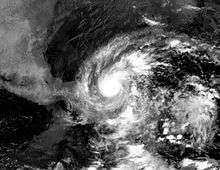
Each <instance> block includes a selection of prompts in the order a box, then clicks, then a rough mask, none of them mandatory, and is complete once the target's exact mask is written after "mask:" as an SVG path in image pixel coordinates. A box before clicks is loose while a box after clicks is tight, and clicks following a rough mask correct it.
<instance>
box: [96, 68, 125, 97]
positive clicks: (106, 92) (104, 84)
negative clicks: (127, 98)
mask: <svg viewBox="0 0 220 170" xmlns="http://www.w3.org/2000/svg"><path fill="white" fill-rule="evenodd" d="M124 78H125V74H124V73H123V72H120V71H119V72H115V73H112V74H106V75H104V77H101V78H100V79H99V81H98V88H99V90H100V93H101V95H103V96H104V97H114V96H116V95H118V94H119V93H120V91H121V90H123V81H124Z"/></svg>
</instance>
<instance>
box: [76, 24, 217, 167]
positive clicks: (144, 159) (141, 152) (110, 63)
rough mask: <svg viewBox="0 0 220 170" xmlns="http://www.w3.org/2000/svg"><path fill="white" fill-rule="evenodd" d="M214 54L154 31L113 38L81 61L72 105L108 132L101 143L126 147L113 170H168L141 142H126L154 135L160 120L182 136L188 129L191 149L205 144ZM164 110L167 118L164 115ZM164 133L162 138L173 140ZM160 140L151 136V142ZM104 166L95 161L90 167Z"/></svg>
mask: <svg viewBox="0 0 220 170" xmlns="http://www.w3.org/2000/svg"><path fill="white" fill-rule="evenodd" d="M199 51H203V53H200V52H199ZM214 51H215V50H214V49H213V48H212V47H211V46H209V45H207V44H201V43H200V42H199V41H197V40H194V39H191V38H189V37H188V36H186V35H178V36H177V35H176V34H175V33H172V32H170V33H167V32H164V31H162V30H161V29H158V28H155V29H144V30H142V31H140V32H132V33H130V34H125V35H120V36H117V37H115V38H114V39H112V40H111V41H110V42H109V43H108V44H107V45H106V46H103V47H100V48H99V49H98V50H97V51H96V52H95V53H94V54H93V55H92V56H91V57H89V58H88V59H87V60H86V61H85V62H84V64H83V65H82V67H81V69H80V72H79V75H78V76H77V77H78V80H77V81H76V86H75V87H74V91H75V92H74V94H75V97H74V98H75V99H77V100H74V101H78V102H77V104H76V103H75V104H74V105H75V107H77V108H78V109H79V110H81V113H82V115H83V117H84V118H85V119H87V121H88V122H93V123H95V124H97V125H98V126H102V125H105V126H107V127H108V128H109V129H111V130H112V133H111V134H108V135H103V137H104V138H105V140H106V141H108V140H109V141H114V142H113V143H115V144H116V145H121V146H123V148H125V150H126V152H127V154H125V155H123V156H119V157H118V158H116V159H120V160H121V161H117V164H118V165H117V168H119V169H129V168H130V169H142V168H146V167H148V168H149V167H151V168H152V169H166V168H168V167H167V166H166V165H164V164H163V165H162V162H161V160H160V159H157V158H155V157H153V156H152V155H151V154H150V152H148V151H147V150H145V149H144V144H143V143H145V142H135V139H131V138H130V137H129V136H139V137H140V136H141V135H143V134H145V133H147V132H146V131H149V130H150V129H149V128H151V130H153V131H156V128H157V126H158V122H159V121H160V119H159V118H160V117H161V118H162V117H165V118H166V117H167V119H168V117H169V118H170V116H171V117H173V118H172V121H176V122H175V123H176V125H175V126H176V127H175V128H176V129H177V130H176V131H179V132H180V133H182V134H184V133H186V129H184V126H189V127H190V128H192V132H191V133H192V134H195V135H197V136H195V139H194V141H191V147H194V146H198V147H199V148H200V147H203V146H204V144H205V143H206V142H208V141H210V139H211V138H210V137H211V136H212V135H213V134H212V133H213V132H212V130H211V129H212V127H213V126H215V125H214V122H215V120H216V118H217V105H216V99H217V98H218V97H219V96H218V92H217V91H216V90H215V89H214V88H211V87H210V79H211V77H212V76H213V75H214V70H212V69H214V67H213V68H211V67H212V66H214V63H215V60H214V58H215V52H214ZM180 59H181V60H182V61H181V60H180ZM190 60H191V61H190ZM194 60H196V61H194ZM195 64H197V65H195ZM207 68H209V70H206V69H207ZM189 87H191V88H193V89H194V90H190V88H189ZM205 96H206V97H205ZM207 96H209V97H208V98H207ZM194 101H197V102H194ZM165 103H166V104H165ZM187 103H188V104H187ZM189 103H190V104H189ZM158 105H160V106H158ZM166 108H169V111H168V110H167V111H168V113H163V112H164V111H165V110H166ZM167 111H166V112H167ZM158 119H159V120H158ZM161 120H162V119H161ZM146 122H148V124H146ZM187 123H188V125H186V124H187ZM163 127H165V125H164V126H163ZM166 131H167V130H166V129H164V132H162V136H164V135H168V136H169V135H172V133H171V132H166ZM152 133H153V132H152ZM175 133H176V132H175ZM175 133H174V134H175ZM159 136H160V135H159ZM159 136H157V137H152V138H153V140H155V141H154V142H155V143H157V142H156V140H157V138H158V137H159ZM159 139H161V137H159ZM145 144H147V143H145ZM97 145H99V144H97ZM179 145H183V143H180V142H179ZM134 153H135V154H134ZM115 154H116V155H117V152H116V153H114V155H115ZM116 157H117V156H116ZM99 161H100V160H99ZM104 164H105V163H103V162H102V161H101V162H99V163H97V161H96V163H94V166H96V167H97V166H98V167H100V166H104ZM117 168H116V169H117ZM169 168H170V169H172V167H169ZM113 169H114V168H113Z"/></svg>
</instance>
